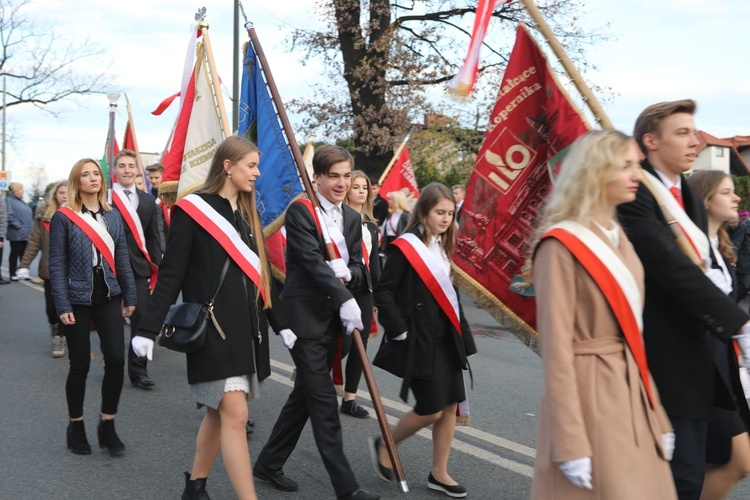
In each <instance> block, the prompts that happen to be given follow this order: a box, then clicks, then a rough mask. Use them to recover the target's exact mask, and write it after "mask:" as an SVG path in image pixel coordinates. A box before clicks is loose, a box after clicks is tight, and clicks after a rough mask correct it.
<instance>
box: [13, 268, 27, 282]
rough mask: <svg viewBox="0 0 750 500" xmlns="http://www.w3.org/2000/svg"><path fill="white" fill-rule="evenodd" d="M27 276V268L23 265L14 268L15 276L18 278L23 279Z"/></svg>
mask: <svg viewBox="0 0 750 500" xmlns="http://www.w3.org/2000/svg"><path fill="white" fill-rule="evenodd" d="M28 277H29V270H28V269H26V268H25V267H21V268H19V269H16V278H18V279H19V280H25V279H27V278H28Z"/></svg>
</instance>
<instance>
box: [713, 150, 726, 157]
mask: <svg viewBox="0 0 750 500" xmlns="http://www.w3.org/2000/svg"><path fill="white" fill-rule="evenodd" d="M715 149H716V156H717V157H718V158H723V157H724V148H715Z"/></svg>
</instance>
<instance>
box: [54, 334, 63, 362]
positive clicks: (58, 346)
mask: <svg viewBox="0 0 750 500" xmlns="http://www.w3.org/2000/svg"><path fill="white" fill-rule="evenodd" d="M54 339H55V347H53V348H52V357H53V358H62V357H63V356H65V344H66V342H65V337H62V336H60V335H55V337H54Z"/></svg>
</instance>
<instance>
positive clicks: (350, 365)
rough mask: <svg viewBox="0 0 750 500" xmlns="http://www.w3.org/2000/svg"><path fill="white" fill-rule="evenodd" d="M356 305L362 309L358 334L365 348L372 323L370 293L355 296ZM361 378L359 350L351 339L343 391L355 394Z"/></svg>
mask: <svg viewBox="0 0 750 500" xmlns="http://www.w3.org/2000/svg"><path fill="white" fill-rule="evenodd" d="M357 305H358V306H359V308H360V309H361V310H362V325H363V326H364V328H363V329H362V331H361V332H359V333H360V335H361V336H362V337H361V338H362V343H363V344H364V345H365V349H367V340H368V339H369V338H370V326H371V323H372V293H368V294H367V295H364V296H361V297H357ZM361 378H362V360H361V359H359V352H357V346H356V345H355V344H354V340H352V341H351V348H350V349H349V356H348V357H347V358H346V368H345V371H344V391H345V392H348V393H351V394H356V393H357V387H359V381H360V379H361Z"/></svg>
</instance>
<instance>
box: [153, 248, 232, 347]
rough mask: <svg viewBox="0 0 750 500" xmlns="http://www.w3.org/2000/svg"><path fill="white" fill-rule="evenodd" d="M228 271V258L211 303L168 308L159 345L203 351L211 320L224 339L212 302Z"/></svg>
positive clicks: (174, 305)
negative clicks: (209, 320)
mask: <svg viewBox="0 0 750 500" xmlns="http://www.w3.org/2000/svg"><path fill="white" fill-rule="evenodd" d="M227 269H229V257H227V261H226V262H225V263H224V269H222V271H221V278H220V279H219V286H217V287H216V292H214V296H213V297H211V301H210V302H208V303H205V304H197V303H195V302H182V303H181V304H172V305H171V306H170V307H169V312H167V316H166V318H164V324H163V325H162V327H161V332H160V333H161V337H159V345H160V346H162V347H166V348H167V349H170V350H172V351H177V352H184V353H185V354H192V353H194V352H198V351H200V350H201V349H203V346H204V345H205V344H206V336H207V335H208V319H209V318H211V321H212V322H213V324H214V326H215V327H216V329H217V330H218V331H219V335H221V338H222V339H226V336H225V335H224V331H223V330H222V329H221V327H220V326H219V323H218V322H217V321H216V317H215V316H214V300H215V299H216V296H217V295H218V293H219V289H220V288H221V285H222V283H224V277H225V276H226V275H227Z"/></svg>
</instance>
